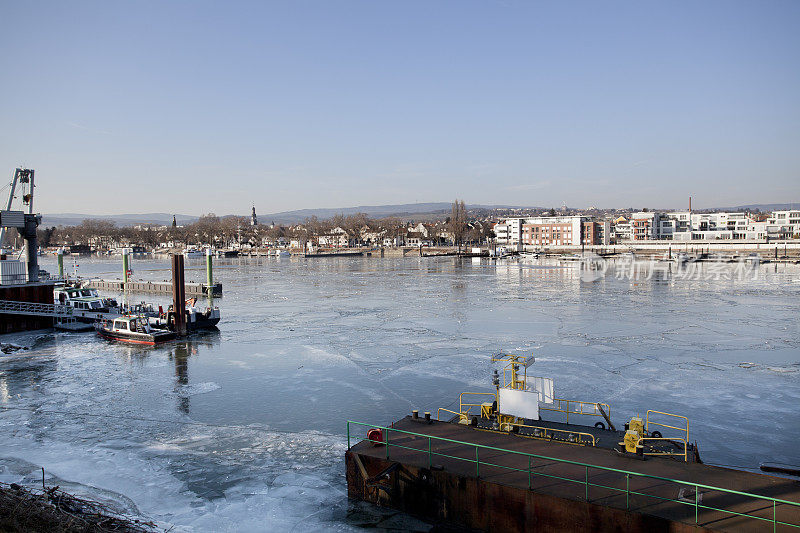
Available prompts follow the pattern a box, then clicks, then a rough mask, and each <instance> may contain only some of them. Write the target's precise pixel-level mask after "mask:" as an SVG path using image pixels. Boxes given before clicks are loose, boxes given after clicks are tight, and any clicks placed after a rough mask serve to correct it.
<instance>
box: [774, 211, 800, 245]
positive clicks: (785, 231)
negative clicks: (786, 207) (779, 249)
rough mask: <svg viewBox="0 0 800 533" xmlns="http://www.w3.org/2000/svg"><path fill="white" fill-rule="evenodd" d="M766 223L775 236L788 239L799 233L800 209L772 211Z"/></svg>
mask: <svg viewBox="0 0 800 533" xmlns="http://www.w3.org/2000/svg"><path fill="white" fill-rule="evenodd" d="M767 225H768V226H770V229H772V231H773V233H774V234H775V236H776V237H779V236H783V237H782V238H785V239H789V238H792V237H794V236H796V235H800V211H799V210H794V211H773V212H772V215H771V216H770V217H769V218H768V219H767Z"/></svg>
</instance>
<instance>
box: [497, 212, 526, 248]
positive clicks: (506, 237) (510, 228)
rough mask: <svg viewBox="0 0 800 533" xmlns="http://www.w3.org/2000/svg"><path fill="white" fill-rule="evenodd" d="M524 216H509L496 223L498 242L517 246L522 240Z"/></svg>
mask: <svg viewBox="0 0 800 533" xmlns="http://www.w3.org/2000/svg"><path fill="white" fill-rule="evenodd" d="M524 220H525V219H524V218H507V219H505V220H501V221H500V222H498V223H497V224H495V225H494V234H495V236H496V238H497V244H508V245H512V246H517V245H519V244H520V243H521V242H522V224H523V221H524Z"/></svg>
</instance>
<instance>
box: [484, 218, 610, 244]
mask: <svg viewBox="0 0 800 533" xmlns="http://www.w3.org/2000/svg"><path fill="white" fill-rule="evenodd" d="M493 230H494V233H495V236H496V241H497V244H503V245H506V246H516V247H517V248H520V249H521V248H526V247H527V248H540V247H543V246H580V245H581V244H588V245H599V244H609V243H610V242H611V236H612V231H611V223H610V221H595V220H593V219H592V218H591V217H586V216H582V215H572V216H552V217H551V216H541V217H527V218H522V217H514V218H506V219H504V220H502V221H500V222H498V223H497V224H495V225H494V227H493Z"/></svg>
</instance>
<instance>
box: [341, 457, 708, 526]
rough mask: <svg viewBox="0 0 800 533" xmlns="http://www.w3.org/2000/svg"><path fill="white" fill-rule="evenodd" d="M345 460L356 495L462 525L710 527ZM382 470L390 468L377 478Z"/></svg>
mask: <svg viewBox="0 0 800 533" xmlns="http://www.w3.org/2000/svg"><path fill="white" fill-rule="evenodd" d="M345 464H346V477H347V495H348V496H349V497H350V498H354V499H359V500H363V501H366V502H370V503H373V504H377V505H382V506H385V507H390V508H392V509H397V510H399V511H403V512H405V513H408V514H410V515H412V516H416V517H418V518H420V519H422V520H426V521H429V522H434V523H441V524H446V525H447V526H448V527H450V528H456V529H459V530H473V531H503V532H524V531H585V532H594V531H670V532H674V533H683V532H690V531H692V532H699V531H710V530H708V529H706V528H704V527H701V526H694V525H688V524H685V523H681V522H676V521H672V520H668V519H666V518H660V517H657V516H652V515H647V514H643V513H638V512H635V511H626V510H624V509H617V508H614V507H609V506H604V505H602V504H597V503H590V502H586V501H579V500H574V499H566V498H560V497H557V496H553V495H549V494H542V493H538V492H536V491H533V490H528V489H521V488H516V487H511V486H508V485H501V484H499V483H492V482H490V481H487V480H484V479H478V478H475V477H468V476H461V475H458V474H455V473H452V472H447V471H445V470H436V469H427V468H420V467H416V466H414V465H410V464H400V463H395V462H394V461H389V460H384V459H378V458H375V457H372V456H368V455H362V454H358V453H355V452H353V451H352V450H348V451H347V452H346V454H345ZM393 465H396V467H394V468H392V467H393ZM382 472H386V473H385V474H384V475H382V476H380V478H379V479H374V476H378V475H379V474H381V473H382Z"/></svg>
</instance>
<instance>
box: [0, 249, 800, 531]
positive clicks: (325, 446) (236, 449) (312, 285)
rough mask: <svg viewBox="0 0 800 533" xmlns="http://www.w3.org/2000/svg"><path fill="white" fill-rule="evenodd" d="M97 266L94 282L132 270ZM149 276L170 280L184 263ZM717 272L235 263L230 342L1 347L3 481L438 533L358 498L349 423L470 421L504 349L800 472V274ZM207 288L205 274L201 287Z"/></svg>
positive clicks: (708, 448)
mask: <svg viewBox="0 0 800 533" xmlns="http://www.w3.org/2000/svg"><path fill="white" fill-rule="evenodd" d="M70 261H71V259H69V258H67V261H66V263H67V266H68V268H70V269H71V268H72V266H71V263H70ZM79 261H80V265H79V268H78V271H79V273H80V274H81V275H83V276H93V275H98V276H101V277H106V278H111V277H114V278H116V277H119V274H118V272H119V271H121V265H120V261H119V260H113V261H112V260H89V259H80V260H79ZM43 266H44V267H45V268H47V269H48V270H50V271H51V272H52V271H54V270H55V267H54V265H53V264H52V260H51V261H50V262H48V261H47V260H46V261H45V264H44V265H43ZM704 268H705V269H708V268H709V267H704ZM731 268H733V267H731ZM133 269H134V276H135V278H139V279H141V278H143V279H151V280H164V279H166V278H167V277H168V276H169V263H168V262H167V261H151V260H147V261H145V260H141V261H139V260H137V261H134V263H133ZM705 274H708V275H705ZM710 274H712V272H710V271H703V270H702V269H701V271H699V272H697V273H696V275H695V276H694V277H691V278H688V277H686V278H677V277H670V276H656V277H655V278H653V279H637V280H631V279H628V278H627V277H624V276H623V277H621V279H618V278H617V277H615V276H613V275H607V276H606V277H604V278H601V279H599V280H596V281H591V282H589V281H582V280H581V276H580V271H579V270H578V268H577V266H576V265H570V264H560V263H558V262H555V261H550V262H544V261H543V262H538V263H529V264H518V263H508V264H497V265H495V264H494V263H489V262H487V261H483V262H480V261H477V262H473V261H470V260H463V261H462V260H459V259H455V258H406V259H399V258H398V259H389V258H386V259H377V258H375V259H372V258H339V259H317V260H311V259H296V258H292V259H289V258H284V259H274V258H272V259H267V258H261V259H240V260H238V259H237V260H227V261H219V262H218V263H217V265H216V268H215V277H216V279H217V280H219V281H221V282H222V283H223V286H224V291H225V296H224V297H223V298H221V299H218V300H217V301H216V302H217V303H218V305H219V307H220V309H221V310H222V314H223V315H222V316H223V319H222V322H221V323H220V326H219V332H218V333H213V334H205V335H199V336H194V337H191V338H190V339H189V340H187V341H182V342H177V343H170V344H167V345H165V346H162V347H157V348H142V347H131V346H126V345H121V344H112V343H109V342H107V341H104V340H101V339H99V338H97V337H96V336H95V335H94V334H93V333H51V332H35V333H26V334H15V335H4V336H0V342H2V343H14V344H17V345H22V346H25V347H28V348H29V349H27V350H19V351H16V352H13V353H9V354H7V355H3V354H0V406H2V407H5V408H12V409H1V410H0V481H4V482H18V483H20V482H22V483H25V484H31V485H33V484H37V483H41V467H44V468H45V472H46V476H47V482H48V484H51V485H56V484H57V485H60V486H61V487H62V488H63V489H65V490H68V491H71V492H74V493H77V494H84V495H89V496H91V497H94V498H98V499H101V500H104V501H108V502H111V503H113V505H114V506H116V507H117V508H119V509H121V510H129V511H131V512H134V513H138V514H140V515H141V516H144V517H147V518H149V519H152V520H155V521H157V522H158V523H159V524H161V525H163V526H165V527H170V526H174V528H173V529H172V531H292V530H294V531H314V530H324V531H330V530H334V531H337V530H338V531H349V530H353V529H358V528H360V527H362V526H363V525H369V526H375V525H377V526H378V527H379V528H384V529H389V530H391V529H407V528H418V529H421V530H424V529H425V525H424V524H422V523H417V522H414V521H413V520H409V519H408V518H405V517H401V516H395V515H394V514H393V513H392V512H391V511H388V510H385V509H383V510H379V509H375V508H371V507H369V506H366V505H358V504H355V503H352V502H348V500H347V497H346V486H345V479H344V452H345V449H346V439H345V421H346V420H347V419H351V420H358V421H365V422H371V423H376V424H388V423H390V422H391V421H393V420H396V419H398V418H400V417H402V416H404V415H406V414H408V413H410V411H411V409H414V408H418V409H420V410H421V411H424V410H429V411H435V410H436V408H438V407H448V406H449V407H450V408H453V406H454V405H457V398H458V393H460V392H462V391H464V390H490V389H491V381H490V372H491V370H492V368H493V366H492V365H491V364H490V362H489V358H490V356H491V355H492V354H496V353H498V352H500V351H504V352H515V353H522V354H530V353H533V354H534V355H535V356H536V363H535V364H534V366H533V367H532V373H533V374H534V375H541V376H549V377H553V378H554V379H555V388H556V395H557V396H558V397H562V398H572V399H580V400H592V401H602V402H606V403H608V404H610V405H611V406H612V409H613V416H612V418H613V419H614V421H615V423H619V425H622V423H623V422H624V421H625V419H627V418H629V417H630V416H632V415H634V414H637V413H641V414H644V412H645V411H646V410H647V409H657V410H660V411H668V412H673V413H678V414H683V415H686V416H688V417H689V419H690V432H691V433H690V437H691V440H697V442H698V443H699V446H700V452H701V454H702V457H703V459H704V460H705V461H706V462H709V463H715V464H725V465H735V466H738V467H742V468H748V469H757V468H758V465H759V463H760V462H762V461H774V462H782V463H789V464H800V457H799V456H800V452H798V444H797V443H798V439H800V411H799V410H798V405H800V298H799V296H800V268H798V267H797V266H794V265H791V266H787V265H778V266H775V265H772V264H767V265H762V266H761V267H759V269H758V275H757V276H755V279H753V276H749V277H747V278H746V279H738V278H736V277H733V276H732V277H733V279H724V278H723V279H706V278H714V277H715V276H713V275H710ZM204 276H205V272H204V270H203V268H202V264H201V262H200V261H196V262H192V261H190V262H188V263H187V272H186V278H187V280H189V281H201V280H203V279H204ZM135 299H136V300H137V301H138V300H142V299H147V300H148V301H151V302H155V303H157V304H158V303H161V304H166V303H167V300H166V299H164V298H161V299H159V298H158V297H155V296H151V295H138V296H136V298H135Z"/></svg>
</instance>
